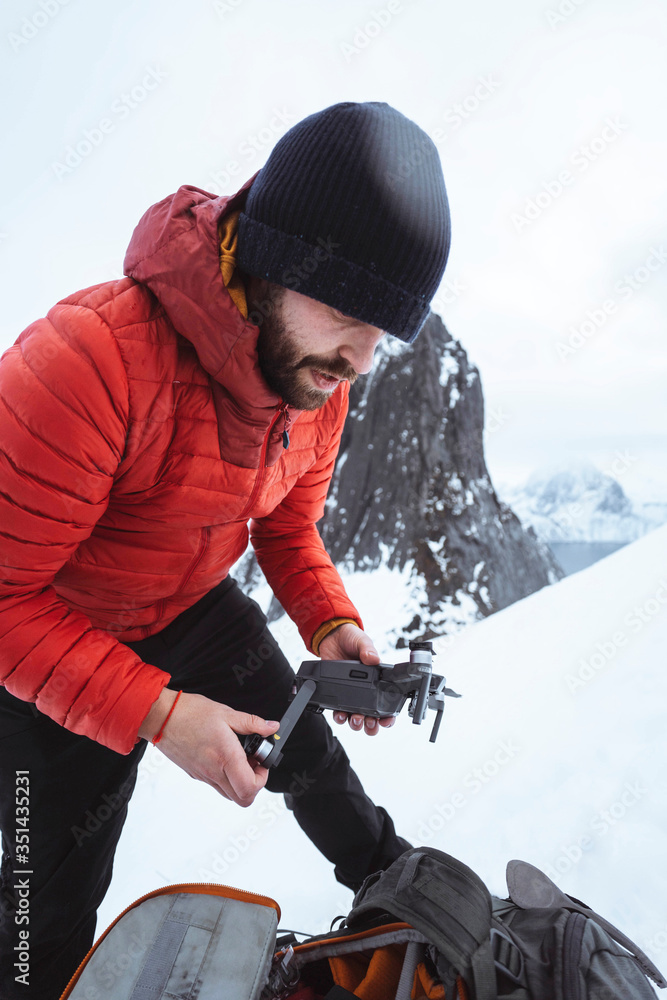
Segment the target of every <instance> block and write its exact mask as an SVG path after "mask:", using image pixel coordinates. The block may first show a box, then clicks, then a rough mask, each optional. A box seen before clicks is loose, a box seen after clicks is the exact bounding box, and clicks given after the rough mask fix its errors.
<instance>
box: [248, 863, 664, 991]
mask: <svg viewBox="0 0 667 1000" xmlns="http://www.w3.org/2000/svg"><path fill="white" fill-rule="evenodd" d="M507 882H508V889H509V899H499V898H497V897H493V896H491V894H490V893H489V891H488V889H487V888H486V886H485V885H484V883H483V882H482V881H481V879H480V878H479V877H478V876H477V875H476V874H475V873H474V872H473V871H472V870H471V869H470V868H468V867H467V866H466V865H464V864H462V863H461V862H460V861H457V860H456V859H455V858H452V857H450V856H449V855H447V854H443V853H442V852H441V851H437V850H435V849H433V848H428V847H422V848H417V849H414V850H411V851H408V852H406V853H405V854H404V855H402V857H401V858H399V859H398V860H397V861H395V862H394V864H393V865H392V866H391V867H390V868H389V869H387V871H385V872H379V873H377V874H376V875H372V876H369V878H367V879H366V881H365V883H364V885H363V886H362V887H361V889H360V890H359V892H358V893H357V895H356V897H355V899H354V903H353V906H352V909H351V911H350V913H349V914H348V916H347V918H346V919H345V922H344V924H343V925H342V927H340V928H339V929H338V930H337V931H336V932H334V933H333V934H329V935H325V936H323V937H320V938H318V939H315V938H313V939H311V940H310V941H307V942H304V943H302V944H299V945H296V946H295V947H293V955H292V956H291V958H292V960H291V963H290V964H291V966H292V968H291V976H292V981H293V982H294V981H296V980H297V979H298V980H299V982H300V983H301V984H305V985H307V984H308V982H309V981H311V980H310V979H309V968H310V969H311V970H312V975H314V976H316V977H317V976H319V982H320V983H321V982H322V977H323V969H322V967H321V961H320V967H319V970H316V964H317V962H318V959H319V960H321V958H322V957H323V956H325V957H326V958H327V959H328V960H329V962H330V963H331V959H332V956H338V958H337V961H340V956H343V955H345V954H346V953H347V952H349V951H350V950H351V948H350V945H351V944H352V946H353V947H356V948H357V950H358V949H359V942H361V943H362V944H363V943H364V940H365V942H366V944H368V937H366V938H365V939H364V934H365V935H369V934H373V935H375V939H376V940H377V939H378V938H379V937H381V935H382V929H383V928H385V929H388V928H389V927H391V928H393V934H394V939H395V940H398V938H399V937H400V928H401V927H410V928H413V929H414V931H416V932H417V933H418V934H419V937H418V938H415V937H412V938H411V937H410V936H407V935H406V933H405V931H403V940H404V941H406V942H408V943H407V944H406V945H404V946H403V950H402V951H401V955H402V962H403V968H402V971H401V976H400V981H401V982H402V983H403V986H402V987H401V986H400V984H399V986H397V988H396V990H395V991H394V990H392V991H391V992H387V993H386V996H387V1000H408V998H410V997H411V996H426V997H428V996H430V995H433V996H436V995H440V996H442V992H440V993H438V992H437V986H436V988H435V989H434V991H433V993H430V992H428V991H427V988H426V987H424V985H423V984H424V983H429V982H431V983H434V984H441V986H444V992H445V997H446V998H447V1000H449V998H453V997H460V996H465V997H469V998H470V1000H497V998H503V997H504V998H507V1000H510V998H511V1000H630V998H631V1000H642V998H644V997H645V998H646V1000H653V998H654V997H655V993H654V991H653V989H652V987H651V985H650V984H649V982H648V980H647V977H649V978H650V979H652V980H653V981H654V982H655V983H656V985H658V986H660V987H665V986H667V982H666V981H665V980H664V978H663V977H662V975H661V974H660V972H659V970H658V969H657V968H656V967H655V965H654V964H653V963H652V962H651V961H650V959H649V958H647V956H646V955H645V954H644V953H643V952H642V951H641V950H640V949H639V948H638V947H637V946H636V945H635V944H633V942H632V941H630V940H629V938H627V937H626V936H625V935H624V934H623V933H622V932H621V931H619V930H617V929H616V928H615V927H613V926H612V925H611V924H610V923H609V922H608V921H606V920H605V919H604V918H603V917H600V916H599V915H598V914H597V913H594V912H593V911H592V910H591V909H589V907H587V906H585V905H584V904H583V903H581V902H579V900H577V899H574V898H572V897H571V896H566V895H565V893H563V892H561V891H560V889H558V887H557V886H556V885H555V884H554V883H553V882H552V881H551V880H550V879H549V878H548V877H547V876H546V875H544V874H543V873H542V872H541V871H539V869H537V868H534V867H533V866H532V865H529V864H526V863H525V862H522V861H510V863H509V865H508V866H507ZM397 920H398V921H402V922H404V923H403V924H396V921H397ZM346 939H347V944H346ZM354 942H356V944H354ZM386 946H387V947H391V944H390V943H389V941H388V940H387V943H386ZM346 948H347V952H346ZM367 953H368V951H367ZM279 958H280V956H279ZM358 962H359V958H358V956H357V964H358ZM282 964H283V966H284V965H285V958H284V956H283V957H282ZM279 968H280V965H279V963H277V964H274V969H273V975H274V977H275V975H276V970H277V969H279ZM332 968H333V966H332ZM362 974H363V975H366V976H367V975H368V973H367V972H365V971H364V970H362ZM312 981H317V980H316V979H315V980H312ZM418 984H421V985H418ZM347 985H348V987H349V986H353V985H354V980H349V981H348V982H347ZM320 989H321V987H320ZM336 989H339V987H336ZM419 989H421V990H422V992H419ZM278 995H280V994H279V993H278V992H277V991H276V990H275V989H274V990H273V992H272V991H271V990H270V989H269V990H268V991H266V992H265V993H264V994H263V997H264V998H265V1000H269V998H270V997H273V996H278ZM282 995H286V994H282ZM318 995H323V996H325V995H327V994H326V991H325V992H323V993H321V994H318ZM344 995H347V996H354V995H356V994H355V992H354V990H349V991H348V993H347V994H345V993H342V992H336V993H332V994H331V996H340V997H342V996H344ZM360 995H364V996H366V995H369V996H370V995H372V994H370V993H368V994H367V993H363V994H360Z"/></svg>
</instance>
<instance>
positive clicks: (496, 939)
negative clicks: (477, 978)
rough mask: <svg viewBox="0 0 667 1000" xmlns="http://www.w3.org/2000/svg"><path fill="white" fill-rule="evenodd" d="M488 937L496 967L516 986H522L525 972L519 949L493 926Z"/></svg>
mask: <svg viewBox="0 0 667 1000" xmlns="http://www.w3.org/2000/svg"><path fill="white" fill-rule="evenodd" d="M490 938H491V952H492V954H493V964H494V965H495V967H496V969H497V970H498V971H499V972H502V974H503V975H504V976H507V978H508V979H509V980H511V982H513V983H516V985H517V986H524V985H525V974H524V965H523V953H522V951H521V949H520V948H518V947H517V946H516V945H515V943H514V941H512V939H511V938H510V937H508V936H507V934H503V932H502V931H499V930H497V928H495V927H492V928H491V933H490Z"/></svg>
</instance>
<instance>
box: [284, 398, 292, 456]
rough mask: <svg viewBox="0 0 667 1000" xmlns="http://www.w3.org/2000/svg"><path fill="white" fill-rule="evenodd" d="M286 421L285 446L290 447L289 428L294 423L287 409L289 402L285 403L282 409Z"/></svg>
mask: <svg viewBox="0 0 667 1000" xmlns="http://www.w3.org/2000/svg"><path fill="white" fill-rule="evenodd" d="M282 414H283V417H284V419H285V423H284V424H283V448H289V428H290V425H291V423H292V418H291V417H290V415H289V412H288V410H287V404H284V408H283V411H282Z"/></svg>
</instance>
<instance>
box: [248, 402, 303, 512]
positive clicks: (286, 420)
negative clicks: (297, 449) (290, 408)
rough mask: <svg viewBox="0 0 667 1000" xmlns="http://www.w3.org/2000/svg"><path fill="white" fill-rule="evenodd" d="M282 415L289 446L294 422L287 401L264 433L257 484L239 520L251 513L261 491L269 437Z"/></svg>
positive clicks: (280, 407) (285, 438) (286, 440)
mask: <svg viewBox="0 0 667 1000" xmlns="http://www.w3.org/2000/svg"><path fill="white" fill-rule="evenodd" d="M281 417H282V418H283V420H284V424H283V448H288V447H289V426H290V424H291V422H292V419H291V417H290V415H289V413H288V412H287V403H281V404H280V406H279V407H278V411H277V413H276V415H275V417H274V418H273V420H272V421H271V423H270V424H269V429H268V430H267V432H266V434H265V435H264V440H263V441H262V450H261V452H260V455H259V468H258V469H257V475H256V477H255V484H254V486H253V488H252V492H251V494H250V496H249V498H248V502H247V504H246V505H245V507H244V508H243V510H242V511H241V513H240V514H239V520H242V519H243V518H244V517H246V516H247V514H248V513H249V511H251V510H252V505H253V504H254V502H255V500H256V499H257V494H258V493H259V491H260V489H261V486H262V483H263V482H264V474H265V472H266V453H267V451H268V447H269V439H270V437H271V434H272V433H273V430H274V428H275V427H276V425H277V423H278V421H279V420H280V418H281Z"/></svg>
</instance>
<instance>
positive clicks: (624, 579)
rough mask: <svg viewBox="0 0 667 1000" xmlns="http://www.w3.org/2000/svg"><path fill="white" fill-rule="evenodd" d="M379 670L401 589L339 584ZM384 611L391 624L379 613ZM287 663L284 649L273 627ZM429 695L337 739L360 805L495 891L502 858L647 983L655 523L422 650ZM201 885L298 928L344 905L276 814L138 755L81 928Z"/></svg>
mask: <svg viewBox="0 0 667 1000" xmlns="http://www.w3.org/2000/svg"><path fill="white" fill-rule="evenodd" d="M348 585H349V589H350V593H351V595H352V597H353V599H354V600H355V601H356V602H357V603H358V605H359V607H360V609H361V610H362V612H363V613H364V614H365V619H366V621H365V624H366V627H367V629H368V631H369V632H370V633H371V634H372V635H373V636H374V637H375V638H376V642H377V643H378V646H379V649H380V652H381V655H382V658H383V660H384V661H385V662H390V663H394V662H398V660H399V659H402V658H403V657H402V654H401V653H400V652H397V651H396V650H394V649H392V648H388V647H387V646H385V645H383V636H385V635H387V634H388V633H390V632H391V628H392V623H393V622H395V621H397V620H403V618H404V617H405V604H406V600H408V601H409V597H406V590H405V580H404V579H403V580H402V579H401V577H400V576H399V575H392V574H390V573H389V572H388V571H386V570H381V571H379V573H378V574H357V575H354V576H352V577H350V578H348ZM399 611H400V616H399ZM275 631H276V633H277V634H282V636H283V640H284V645H285V648H286V649H287V650H288V652H289V655H290V656H291V658H292V660H293V662H294V663H295V665H298V662H299V658H300V655H301V651H302V650H303V647H301V646H300V642H299V641H298V636H296V634H295V630H294V629H293V628H291V627H290V626H289V623H287V622H286V621H285V620H283V621H282V622H278V623H276V627H275ZM436 648H437V651H438V657H437V659H436V661H435V662H436V670H437V671H438V672H439V673H444V674H445V675H446V677H447V682H448V684H449V685H450V686H451V687H453V688H455V689H456V690H457V691H459V692H461V694H462V695H463V697H462V698H461V699H460V700H456V701H455V700H450V699H448V702H447V708H446V712H445V720H444V721H443V725H442V728H441V731H440V736H439V738H438V742H437V743H436V744H435V745H433V744H430V743H429V742H428V736H429V731H430V726H429V724H428V720H427V723H426V724H425V725H424V726H422V727H417V726H413V725H411V723H410V720H409V719H408V718H407V716H406V717H405V718H403V717H401V718H400V719H399V721H398V723H397V725H396V726H395V727H394V728H393V729H392V730H389V731H386V732H382V733H381V734H380V735H379V736H377V737H374V738H368V737H366V736H364V735H363V734H357V733H352V732H351V731H349V730H348V729H347V728H345V730H343V729H341V728H339V727H337V732H338V733H339V734H340V735H341V736H342V739H343V741H344V743H345V745H346V747H347V749H348V752H349V753H350V755H351V757H352V759H353V762H354V763H355V766H356V769H357V770H358V772H359V773H360V775H361V776H362V779H363V781H364V783H365V785H366V787H367V789H368V791H369V792H370V794H371V795H372V796H373V797H374V798H375V799H376V801H378V802H380V803H381V804H383V805H385V806H386V807H387V808H388V809H389V811H390V812H391V813H392V815H393V816H394V818H395V820H396V823H397V826H398V828H399V830H400V831H401V832H402V833H403V834H404V835H405V836H406V837H408V838H409V839H410V840H411V841H412V842H413V843H415V844H429V845H431V846H434V847H438V848H440V849H442V850H444V851H447V852H448V853H450V854H453V855H455V856H457V857H459V858H461V859H462V860H463V861H465V862H466V863H467V864H469V865H471V866H472V867H473V868H475V869H476V870H477V871H478V872H479V874H480V875H481V876H482V877H483V878H484V879H485V880H486V881H487V883H488V885H489V887H490V889H491V890H492V891H493V892H496V893H498V894H501V895H504V894H505V882H504V869H505V865H506V863H507V861H509V860H510V859H511V858H521V859H524V860H526V861H530V862H532V863H533V864H536V865H538V866H539V867H541V868H543V869H544V870H545V871H546V872H547V873H548V874H549V875H551V877H552V878H554V879H555V880H557V881H558V883H559V885H560V886H561V887H562V888H563V889H564V890H565V891H566V892H569V893H571V894H572V895H574V896H576V897H578V898H579V899H583V900H584V901H586V902H588V903H589V904H590V905H591V906H593V907H594V908H596V909H598V910H599V911H600V912H601V913H603V914H604V915H605V916H606V917H607V918H608V919H609V920H611V921H612V922H613V923H615V924H617V925H618V926H619V927H620V928H621V929H623V930H624V931H625V932H626V933H628V934H629V935H630V936H631V937H634V938H635V939H636V941H637V943H638V944H639V945H640V946H641V947H642V948H644V950H645V951H647V952H648V954H649V955H650V956H651V957H652V958H653V959H654V960H655V961H656V962H657V964H658V966H662V968H663V970H666V969H667V866H666V865H665V858H667V774H666V771H667V726H666V725H665V718H666V716H667V670H666V669H665V660H666V656H665V653H666V651H667V527H663V528H660V529H658V530H656V531H654V532H652V533H651V534H649V535H646V536H645V537H643V538H641V539H639V540H638V541H636V542H633V543H632V544H631V545H628V546H626V547H625V548H623V549H620V550H619V551H618V552H615V553H614V554H613V555H611V556H609V557H608V558H606V559H604V560H602V561H600V562H598V563H596V564H595V565H593V566H591V567H589V568H588V569H586V570H584V571H582V572H580V573H577V574H574V575H573V576H570V577H567V578H566V579H564V580H562V581H561V582H560V583H558V584H556V585H554V586H552V587H548V588H545V589H544V590H542V591H540V592H539V593H537V594H533V595H532V596H531V597H528V598H526V599H525V600H523V601H520V602H519V603H517V604H515V605H513V606H512V607H510V608H508V609H506V610H505V611H502V612H499V613H497V614H495V615H493V616H492V617H491V618H489V619H486V620H485V621H482V622H479V623H476V624H472V625H470V626H468V627H466V628H464V629H463V630H462V631H461V632H460V633H459V634H458V635H456V636H452V637H448V638H445V639H442V640H440V641H439V642H438V643H437V644H436ZM180 881H219V882H223V883H226V884H229V885H234V886H238V887H241V888H245V889H250V890H254V891H259V892H261V893H265V894H267V895H269V896H272V897H273V898H275V899H276V900H278V902H279V903H280V905H281V907H282V912H283V917H282V926H284V927H291V928H295V929H297V930H303V931H308V932H316V931H321V930H325V929H328V926H329V923H330V921H331V919H332V917H334V916H336V915H337V914H339V913H344V912H347V909H348V908H349V903H350V901H351V894H350V893H349V892H348V891H347V890H345V889H344V888H342V887H341V886H339V885H337V883H336V882H335V881H334V879H333V876H332V874H331V872H330V866H329V864H328V863H327V862H326V861H325V860H324V859H322V858H321V857H320V856H319V854H318V853H317V851H316V850H315V849H314V848H313V847H312V846H311V844H310V843H309V841H308V840H307V839H306V838H305V837H304V836H303V835H302V833H301V832H300V830H299V829H298V827H297V826H296V824H295V823H294V822H293V820H292V818H291V816H290V815H289V814H288V813H287V811H286V810H285V808H284V806H283V803H282V800H280V799H278V798H276V797H275V796H271V795H270V794H269V793H267V792H263V793H260V795H259V796H258V798H257V800H256V802H255V804H254V805H253V806H252V807H251V808H250V809H247V810H242V809H239V808H237V807H235V806H232V805H230V804H229V803H228V802H226V801H225V800H223V799H221V798H220V797H219V796H217V795H216V794H215V793H214V792H213V790H212V789H210V788H208V787H207V786H204V785H200V784H198V783H197V782H195V781H192V780H191V779H189V778H188V777H187V776H186V775H185V774H184V773H182V772H180V771H179V770H178V769H177V768H175V767H173V766H172V765H171V764H170V763H169V762H168V761H166V760H165V758H163V757H162V756H161V754H160V753H159V751H158V750H157V749H154V748H150V749H149V752H148V753H147V755H146V758H145V760H144V763H143V764H142V771H141V774H140V784H139V787H138V790H137V792H136V794H135V797H134V800H133V802H132V805H131V808H130V815H129V818H128V822H127V826H126V830H125V833H124V836H123V839H122V842H121V847H120V849H119V852H118V855H117V860H116V868H115V874H114V879H113V882H112V885H111V888H110V891H109V894H108V896H107V899H106V900H105V903H104V906H103V908H102V911H101V913H100V929H101V928H103V927H104V926H106V925H107V923H109V922H110V920H111V919H112V918H113V917H114V916H115V915H116V914H117V913H118V912H119V911H120V910H121V909H122V908H123V907H125V906H126V905H127V904H128V903H130V902H131V901H132V900H133V899H135V898H136V897H138V896H140V895H141V894H142V893H144V892H147V891H150V890H151V889H155V888H157V887H159V886H162V885H165V884H167V883H171V882H180Z"/></svg>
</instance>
